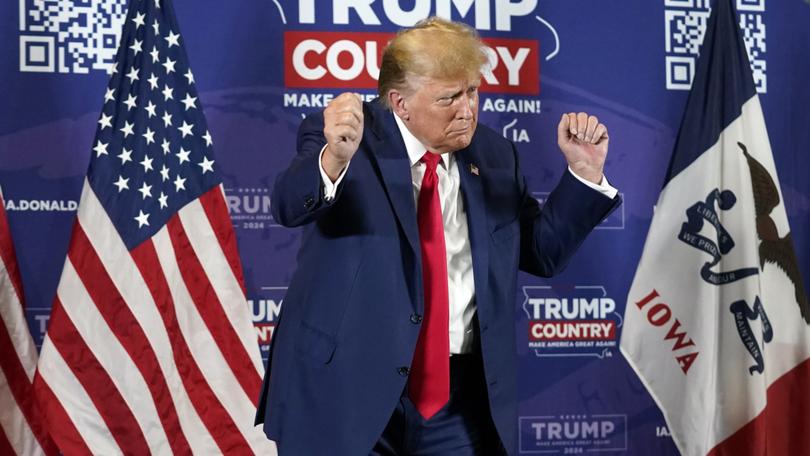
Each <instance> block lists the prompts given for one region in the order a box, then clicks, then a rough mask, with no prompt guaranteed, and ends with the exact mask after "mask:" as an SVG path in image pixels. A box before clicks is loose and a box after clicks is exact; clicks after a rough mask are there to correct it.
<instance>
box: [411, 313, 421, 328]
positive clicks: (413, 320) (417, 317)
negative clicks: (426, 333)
mask: <svg viewBox="0 0 810 456" xmlns="http://www.w3.org/2000/svg"><path fill="white" fill-rule="evenodd" d="M411 323H413V324H415V325H418V324H419V323H422V316H421V315H419V314H416V313H415V314H411Z"/></svg>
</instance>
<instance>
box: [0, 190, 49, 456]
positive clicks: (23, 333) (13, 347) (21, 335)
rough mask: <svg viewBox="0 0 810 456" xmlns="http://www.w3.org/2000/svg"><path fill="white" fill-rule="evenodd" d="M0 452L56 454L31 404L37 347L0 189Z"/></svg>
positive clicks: (39, 417) (34, 405)
mask: <svg viewBox="0 0 810 456" xmlns="http://www.w3.org/2000/svg"><path fill="white" fill-rule="evenodd" d="M0 320H2V324H1V325H0V428H2V429H0V454H24V455H34V454H49V455H50V454H58V451H57V449H56V446H55V445H54V443H53V441H52V440H51V439H50V438H49V437H48V433H47V432H46V431H45V429H44V426H43V423H42V419H41V416H40V414H39V410H38V409H37V407H36V403H35V402H34V395H33V385H32V381H33V379H34V370H35V369H36V366H37V349H36V347H34V341H33V340H32V339H31V333H30V332H29V330H28V324H27V323H26V321H25V313H24V302H23V291H22V281H21V280H20V273H19V270H18V269H17V258H16V255H15V254H14V244H12V242H11V231H10V230H9V227H8V219H7V218H6V211H5V205H4V203H3V193H2V191H0Z"/></svg>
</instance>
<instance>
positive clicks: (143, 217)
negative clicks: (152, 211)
mask: <svg viewBox="0 0 810 456" xmlns="http://www.w3.org/2000/svg"><path fill="white" fill-rule="evenodd" d="M135 220H137V221H138V228H140V227H142V226H144V225H146V226H149V214H144V213H143V211H138V216H137V217H135Z"/></svg>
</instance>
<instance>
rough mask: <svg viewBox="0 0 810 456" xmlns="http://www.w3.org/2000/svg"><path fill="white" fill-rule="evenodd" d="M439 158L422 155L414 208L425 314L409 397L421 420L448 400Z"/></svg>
mask: <svg viewBox="0 0 810 456" xmlns="http://www.w3.org/2000/svg"><path fill="white" fill-rule="evenodd" d="M439 160H441V156H440V155H438V154H434V153H431V152H427V153H425V155H424V156H423V157H422V162H424V163H425V165H427V167H426V169H425V176H424V177H423V178H422V188H421V190H420V191H419V203H418V208H417V210H416V220H417V223H418V224H419V245H420V247H421V251H422V282H423V285H424V292H425V293H424V296H425V317H424V319H423V320H422V329H421V331H420V332H419V340H418V341H417V342H416V352H415V353H414V357H413V365H412V366H411V375H410V378H409V384H408V395H409V397H410V398H411V401H412V402H413V403H414V405H416V409H417V410H418V411H419V413H420V414H421V415H422V416H423V417H424V418H425V419H429V418H430V417H432V416H433V415H434V414H436V412H438V411H439V409H441V408H442V407H443V406H444V404H446V403H447V400H448V399H449V398H450V335H449V319H450V316H449V313H450V309H449V307H450V304H449V298H448V291H447V250H446V249H445V246H444V223H443V222H442V206H441V203H440V202H439V176H438V175H437V174H436V165H438V163H439Z"/></svg>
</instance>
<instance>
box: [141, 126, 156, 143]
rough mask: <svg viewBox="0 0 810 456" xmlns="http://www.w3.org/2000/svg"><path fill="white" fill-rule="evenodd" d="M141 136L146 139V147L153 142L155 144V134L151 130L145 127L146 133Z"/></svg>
mask: <svg viewBox="0 0 810 456" xmlns="http://www.w3.org/2000/svg"><path fill="white" fill-rule="evenodd" d="M141 136H143V137H144V138H146V145H147V146H148V145H149V144H152V143H153V142H155V132H154V131H152V129H151V128H149V127H146V133H144V134H142V135H141Z"/></svg>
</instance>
